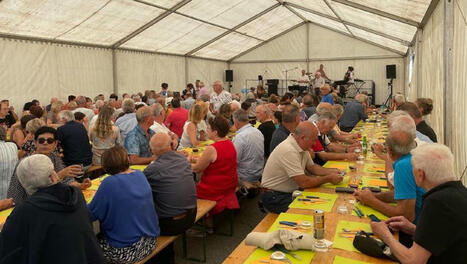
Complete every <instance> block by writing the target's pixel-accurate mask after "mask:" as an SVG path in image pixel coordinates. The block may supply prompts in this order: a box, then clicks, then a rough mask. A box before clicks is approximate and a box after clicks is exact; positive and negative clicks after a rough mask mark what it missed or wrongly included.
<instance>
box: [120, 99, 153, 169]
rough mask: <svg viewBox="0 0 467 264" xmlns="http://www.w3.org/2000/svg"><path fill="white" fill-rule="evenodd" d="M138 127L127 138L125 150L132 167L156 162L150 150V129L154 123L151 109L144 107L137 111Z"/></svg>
mask: <svg viewBox="0 0 467 264" xmlns="http://www.w3.org/2000/svg"><path fill="white" fill-rule="evenodd" d="M136 120H137V121H138V125H137V126H136V127H135V128H133V130H131V131H130V132H129V133H128V134H127V136H126V138H125V148H126V150H127V152H128V157H129V159H130V164H131V165H146V164H149V163H150V162H151V161H153V160H154V157H152V154H151V151H150V148H149V139H150V135H149V132H148V131H149V127H150V126H151V125H152V124H153V122H154V116H153V112H152V110H151V107H149V106H143V107H141V108H139V109H138V111H136Z"/></svg>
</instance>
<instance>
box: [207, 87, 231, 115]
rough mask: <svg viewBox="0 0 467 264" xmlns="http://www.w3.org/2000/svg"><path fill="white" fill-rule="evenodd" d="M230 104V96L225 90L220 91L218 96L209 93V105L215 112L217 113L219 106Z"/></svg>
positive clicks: (214, 93)
mask: <svg viewBox="0 0 467 264" xmlns="http://www.w3.org/2000/svg"><path fill="white" fill-rule="evenodd" d="M230 102H232V95H231V94H230V93H229V92H227V91H225V90H222V92H221V93H220V94H217V93H216V92H213V93H211V104H212V105H213V108H214V111H215V112H217V111H219V108H221V105H223V104H230Z"/></svg>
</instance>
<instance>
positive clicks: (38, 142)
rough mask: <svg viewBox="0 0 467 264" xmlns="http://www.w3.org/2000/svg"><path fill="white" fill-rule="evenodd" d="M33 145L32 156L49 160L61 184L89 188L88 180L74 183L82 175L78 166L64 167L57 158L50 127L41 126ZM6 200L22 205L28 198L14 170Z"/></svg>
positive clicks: (55, 134)
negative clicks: (9, 199) (40, 155)
mask: <svg viewBox="0 0 467 264" xmlns="http://www.w3.org/2000/svg"><path fill="white" fill-rule="evenodd" d="M34 145H35V148H36V150H35V151H34V152H33V153H32V154H43V155H46V156H47V157H49V158H50V160H51V161H52V163H53V165H54V170H55V172H56V173H57V176H58V178H59V179H60V180H63V181H62V182H63V183H66V184H70V185H74V186H77V187H80V188H81V189H86V188H88V187H89V186H91V182H90V180H89V179H86V180H85V181H84V182H83V183H81V184H80V183H78V182H76V181H75V180H74V179H73V178H74V177H77V176H80V175H82V174H83V171H82V169H81V166H80V165H72V166H68V167H65V164H64V163H63V160H62V158H60V156H58V155H57V154H56V153H55V152H54V150H55V148H56V147H57V130H55V129H54V128H52V127H47V126H43V127H41V128H39V129H37V131H36V132H35V134H34ZM7 197H8V198H13V200H14V202H15V204H20V203H22V202H23V201H24V200H25V199H27V198H28V195H27V193H26V191H25V190H24V188H23V186H21V184H20V183H19V181H18V178H17V175H16V170H15V173H14V174H13V176H12V177H11V181H10V185H9V186H8V193H7Z"/></svg>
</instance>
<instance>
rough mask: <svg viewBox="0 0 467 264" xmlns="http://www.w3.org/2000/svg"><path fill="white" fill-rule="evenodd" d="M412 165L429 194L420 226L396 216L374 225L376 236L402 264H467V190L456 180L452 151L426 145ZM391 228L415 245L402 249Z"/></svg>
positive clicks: (413, 153)
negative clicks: (410, 236) (409, 236)
mask: <svg viewBox="0 0 467 264" xmlns="http://www.w3.org/2000/svg"><path fill="white" fill-rule="evenodd" d="M412 165H413V172H414V177H415V182H416V184H417V186H420V187H422V188H424V189H426V190H427V191H428V192H427V193H426V194H425V195H423V206H422V210H421V212H420V217H419V221H418V224H417V225H414V224H413V223H411V222H410V221H408V220H407V219H406V218H405V217H403V216H396V217H392V218H390V219H389V220H387V221H385V222H379V223H376V222H372V223H371V228H372V229H373V232H374V233H375V234H376V235H377V236H378V237H379V238H380V239H382V240H383V241H384V242H385V243H386V244H387V245H388V246H389V247H390V249H391V252H392V253H393V254H394V255H395V256H396V257H397V259H398V260H399V261H400V262H401V263H453V264H456V263H459V264H460V263H467V250H465V249H466V248H467V228H465V226H466V225H467V217H465V211H466V210H467V189H466V188H465V187H464V186H463V185H462V182H461V181H459V180H458V178H457V176H456V173H455V168H454V157H453V155H452V153H451V151H450V150H449V148H448V147H446V146H444V145H441V144H424V145H423V146H420V147H418V148H416V149H414V150H412ZM388 227H389V228H391V229H393V230H396V231H397V230H399V231H403V232H405V233H408V234H410V235H413V239H414V243H413V245H412V246H411V247H409V248H407V247H405V246H404V245H401V244H400V243H399V242H397V240H396V239H394V237H393V236H392V234H391V233H390V231H389V228H388Z"/></svg>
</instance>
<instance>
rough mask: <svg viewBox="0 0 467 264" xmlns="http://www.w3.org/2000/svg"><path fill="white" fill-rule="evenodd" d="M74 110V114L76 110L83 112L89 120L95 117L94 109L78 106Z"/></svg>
mask: <svg viewBox="0 0 467 264" xmlns="http://www.w3.org/2000/svg"><path fill="white" fill-rule="evenodd" d="M72 112H73V114H74V113H76V112H81V113H83V114H84V115H85V116H86V117H87V118H88V120H89V121H91V120H92V118H93V117H94V111H92V110H91V109H89V108H84V107H80V108H76V109H75V110H73V111H72Z"/></svg>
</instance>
